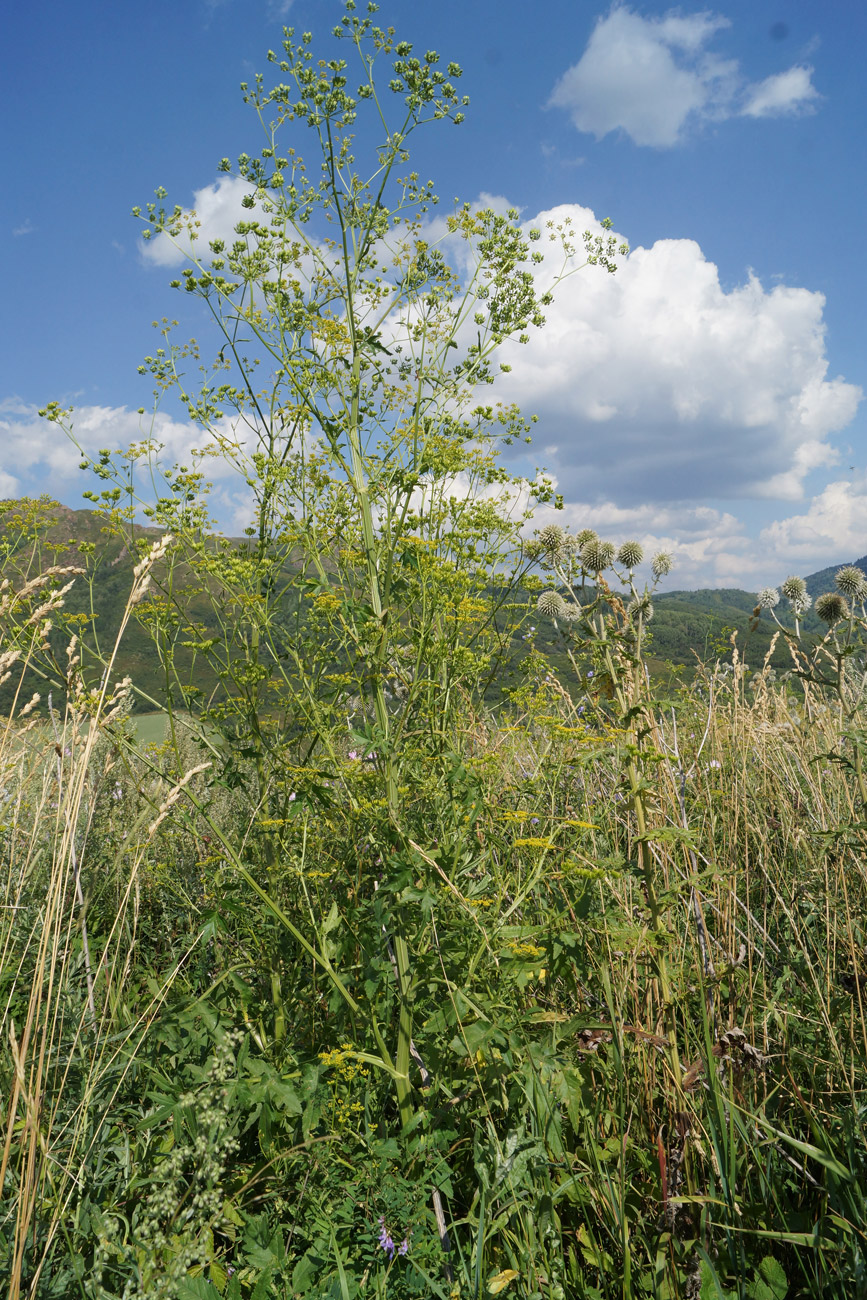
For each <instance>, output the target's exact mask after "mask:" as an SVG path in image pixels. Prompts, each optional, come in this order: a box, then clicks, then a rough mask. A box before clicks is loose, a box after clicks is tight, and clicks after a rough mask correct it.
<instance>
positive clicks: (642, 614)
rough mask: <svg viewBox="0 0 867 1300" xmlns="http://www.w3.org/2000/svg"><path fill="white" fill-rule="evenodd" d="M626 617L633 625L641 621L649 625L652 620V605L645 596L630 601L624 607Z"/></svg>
mask: <svg viewBox="0 0 867 1300" xmlns="http://www.w3.org/2000/svg"><path fill="white" fill-rule="evenodd" d="M626 616H627V618H629V620H630V621H631V622H633V623H637V622H638V620H639V619H643V620H644V622H645V623H649V622H650V620H651V619H652V618H653V605H652V603H651V601H650V600H649V598H648V597H647V596H642V597H641V598H640V599H639V600H631V601H630V602H629V604H628V605H627V606H626Z"/></svg>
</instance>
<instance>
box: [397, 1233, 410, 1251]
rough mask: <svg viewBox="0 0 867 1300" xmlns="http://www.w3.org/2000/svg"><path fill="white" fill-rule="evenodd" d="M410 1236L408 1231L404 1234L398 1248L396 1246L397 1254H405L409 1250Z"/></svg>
mask: <svg viewBox="0 0 867 1300" xmlns="http://www.w3.org/2000/svg"><path fill="white" fill-rule="evenodd" d="M410 1236H411V1233H409V1232H408V1233H407V1234H406V1236H405V1237H404V1239H403V1241H402V1242H401V1243H400V1245H399V1246H398V1248H397V1253H398V1255H406V1254H407V1253H408V1251H409V1239H410Z"/></svg>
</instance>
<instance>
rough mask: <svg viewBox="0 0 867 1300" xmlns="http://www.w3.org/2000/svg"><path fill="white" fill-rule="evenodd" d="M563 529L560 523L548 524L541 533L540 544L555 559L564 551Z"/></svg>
mask: <svg viewBox="0 0 867 1300" xmlns="http://www.w3.org/2000/svg"><path fill="white" fill-rule="evenodd" d="M563 537H564V533H563V529H562V528H561V527H560V525H559V524H547V525H546V526H545V527H544V528H543V529H541V531H540V533H539V545H540V546H541V547H542V550H543V551H546V552H547V554H548V555H550V556H551V557H552V558H553V559H556V558H557V556H558V555H561V554H562V552H563Z"/></svg>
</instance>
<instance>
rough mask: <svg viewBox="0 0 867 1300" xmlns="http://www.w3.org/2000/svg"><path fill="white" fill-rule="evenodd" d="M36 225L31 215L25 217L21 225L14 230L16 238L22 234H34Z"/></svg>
mask: <svg viewBox="0 0 867 1300" xmlns="http://www.w3.org/2000/svg"><path fill="white" fill-rule="evenodd" d="M35 229H36V227H35V226H34V225H33V223H32V221H31V220H30V218H29V217H25V219H24V220H23V221H22V223H21V225H20V226H16V227H15V229H14V230H13V231H12V234H13V236H14V237H15V239H20V238H21V236H22V235H32V234H33V232H34V230H35Z"/></svg>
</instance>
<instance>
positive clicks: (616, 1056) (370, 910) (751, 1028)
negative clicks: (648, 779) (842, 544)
mask: <svg viewBox="0 0 867 1300" xmlns="http://www.w3.org/2000/svg"><path fill="white" fill-rule="evenodd" d="M113 711H114V717H113V718H110V717H109V715H110V714H111V713H112V712H113ZM649 716H650V717H651V719H652V726H651V733H650V734H649V736H648V737H646V738H645V749H646V751H647V752H646V757H647V756H648V755H649V758H650V760H651V762H652V768H653V770H654V772H655V777H654V780H653V786H652V791H651V792H650V797H649V799H648V802H647V808H648V810H649V816H650V819H651V822H652V825H653V828H654V833H653V837H652V839H650V840H645V841H643V842H644V843H645V845H646V847H648V848H649V850H650V853H651V855H652V862H653V872H654V877H655V881H656V896H657V909H658V913H659V916H658V919H657V923H656V924H654V922H653V920H652V918H651V915H650V912H649V910H648V903H647V895H646V889H645V882H644V879H643V876H642V874H641V870H640V869H639V863H638V858H637V842H636V836H637V830H636V819H635V812H634V806H633V804H632V803H631V801H630V799H629V797H628V789H627V787H626V784H625V779H624V772H625V770H626V765H627V762H628V753H627V748H628V744H629V735H628V729H627V728H624V727H623V726H622V725H618V724H617V721H616V720H615V719H614V718H613V716H612V711H611V706H610V703H609V701H608V699H607V697H606V694H605V692H604V691H599V692H594V690H593V688H592V687H591V689H590V690H588V691H586V692H585V693H584V694H583V696H582V697H581V698H580V701H579V702H578V703H576V702H575V701H574V700H573V698H572V697H571V696H570V695H569V693H567V692H566V691H565V690H564V689H563V687H562V686H561V684H560V683H559V682H558V681H557V680H556V679H555V678H553V677H552V676H551V675H550V674H541V673H540V674H539V675H538V676H537V677H536V678H535V679H528V681H527V682H526V683H525V685H524V686H523V687H522V688H521V689H520V690H518V691H517V692H515V693H514V695H513V696H512V701H511V706H510V707H509V708H508V709H506V710H501V711H499V712H498V713H497V714H496V715H494V714H491V713H486V712H483V711H481V710H476V711H475V712H470V711H467V713H466V714H465V715H464V716H463V718H462V720H461V724H460V727H459V728H458V729H457V730H456V732H455V734H453V735H452V736H450V753H451V754H452V756H453V757H454V756H455V755H457V756H459V758H460V763H459V770H457V769H456V768H455V766H454V764H452V767H451V769H450V770H448V771H446V772H442V771H435V770H433V769H432V768H428V769H427V770H425V769H424V767H423V766H421V767H420V768H419V769H418V770H417V771H416V772H415V774H414V777H413V775H412V774H411V775H410V776H409V777H408V779H407V789H406V790H405V791H404V796H403V797H404V809H405V843H406V845H408V846H409V850H408V852H407V851H406V850H404V849H398V848H397V847H396V846H395V845H394V843H393V841H392V842H391V843H390V841H389V836H388V834H387V830H386V827H385V826H384V812H383V808H384V804H385V793H384V785H383V773H382V770H381V764H380V763H378V762H377V761H376V760H375V759H372V758H369V757H368V756H367V755H365V754H363V753H359V752H358V751H357V750H355V749H353V750H350V748H349V745H348V744H347V743H346V742H345V741H344V742H343V744H342V748H341V749H340V750H339V752H336V753H335V755H334V756H333V759H332V761H330V762H329V763H328V764H327V765H322V766H318V765H312V766H311V765H310V764H308V765H306V766H305V765H304V764H303V763H301V762H298V763H297V764H296V765H295V766H294V768H293V769H292V784H293V787H294V788H293V790H292V794H293V795H294V796H295V797H294V798H291V799H290V801H289V802H288V803H287V804H286V805H285V808H284V811H285V813H286V815H285V816H283V817H281V818H279V819H275V818H269V817H267V816H265V817H263V816H262V815H261V812H257V811H255V810H254V812H253V814H252V815H251V814H250V811H249V808H248V806H247V805H245V803H244V801H243V800H239V799H238V798H236V797H234V796H233V795H232V792H231V791H227V790H225V789H224V788H219V787H213V786H212V787H210V788H209V786H208V780H209V776H208V769H207V768H205V767H204V764H206V763H208V761H209V759H208V755H207V752H206V751H205V750H204V749H203V748H202V745H203V744H204V742H201V741H200V742H199V745H198V747H197V745H196V742H195V740H193V739H188V740H187V741H185V744H186V751H185V752H183V753H178V752H176V751H174V750H172V748H171V746H170V745H168V744H163V745H162V746H161V747H160V746H154V745H152V744H151V745H150V746H147V745H145V746H143V745H142V739H143V738H142V737H140V736H138V735H137V734H136V730H135V728H133V727H132V726H131V725H130V724H129V723H128V722H126V721H124V710H123V709H122V708H121V709H119V710H118V708H117V702H116V700H115V697H113V696H112V695H107V696H106V697H105V703H104V704H102V705H101V706H98V707H97V708H96V709H95V710H94V711H93V712H91V714H90V719H89V726H88V727H86V728H82V727H81V725H80V722H81V719H80V717H79V716H77V715H76V713H75V708H74V703H73V704H70V706H69V708H68V709H67V712H66V715H65V716H64V718H62V719H59V718H56V717H55V719H54V721H53V723H52V722H50V721H49V723H44V722H37V723H34V720H33V717H32V715H31V716H30V717H26V718H20V717H15V716H13V718H12V719H11V720H10V721H9V722H8V723H7V726H6V730H5V732H4V740H3V750H2V770H3V782H2V784H3V826H2V834H3V839H2V845H3V873H4V874H3V907H2V912H0V926H2V932H0V953H2V966H0V970H2V987H3V1003H2V1005H3V1027H2V1028H3V1040H4V1043H5V1044H6V1048H5V1052H4V1057H3V1067H2V1068H3V1090H2V1095H3V1098H4V1101H3V1111H2V1116H0V1119H2V1131H3V1133H4V1145H3V1155H2V1168H0V1172H2V1187H3V1201H2V1205H3V1209H2V1238H0V1242H2V1251H3V1254H2V1258H0V1270H2V1275H3V1277H4V1285H5V1287H6V1288H7V1294H8V1295H9V1296H10V1298H11V1297H17V1296H19V1295H32V1296H36V1295H39V1296H43V1295H44V1296H53V1295H74V1294H79V1295H84V1296H94V1297H96V1296H100V1297H103V1296H106V1297H107V1296H133V1295H135V1296H139V1295H141V1296H157V1295H166V1296H174V1295H177V1296H200V1295H201V1296H217V1295H224V1296H231V1297H234V1296H239V1297H240V1296H248V1295H251V1296H252V1295H255V1296H256V1297H265V1296H271V1295H274V1296H296V1295H297V1296H326V1295H335V1296H346V1295H350V1296H352V1295H356V1294H360V1295H364V1294H371V1295H386V1294H392V1295H394V1296H400V1295H440V1296H449V1295H473V1296H481V1295H485V1294H497V1293H498V1292H499V1291H505V1290H506V1289H508V1292H509V1293H510V1294H512V1295H515V1296H525V1297H530V1296H557V1295H561V1296H573V1295H574V1296H594V1297H595V1296H645V1295H647V1296H678V1295H683V1296H690V1295H695V1296H697V1295H702V1296H713V1295H720V1296H728V1295H730V1294H731V1295H737V1296H751V1297H752V1296H756V1297H759V1296H761V1297H765V1296H772V1297H775V1296H783V1295H789V1296H801V1295H804V1296H807V1295H809V1296H817V1297H818V1296H829V1295H840V1296H852V1295H856V1294H859V1293H861V1288H862V1285H863V1278H864V1273H863V1270H864V1255H863V1246H864V1227H865V1214H864V1210H865V1207H864V1196H865V1193H864V1187H865V1181H864V1177H865V1168H864V1165H865V1144H864V1116H865V1096H864V1079H865V1075H864V1063H865V1056H867V1025H865V1016H864V998H865V996H867V977H865V976H864V975H863V973H862V965H863V960H864V951H865V943H867V936H865V933H864V915H865V909H864V902H865V871H864V861H863V809H862V808H861V806H860V802H859V798H858V793H857V788H856V786H855V784H854V782H853V778H852V772H851V765H847V763H846V762H845V761H840V760H841V757H843V754H844V751H843V750H842V749H841V736H840V715H839V710H837V709H835V708H834V707H833V706H832V705H830V704H828V703H827V702H825V701H824V700H823V699H822V698H819V697H816V698H813V699H812V700H811V699H810V697H809V696H807V697H806V699H805V695H804V691H803V689H795V688H793V686H792V685H791V683H783V684H780V683H777V682H775V681H773V680H771V677H770V675H769V674H767V673H765V674H762V673H761V672H758V673H756V674H754V675H753V676H752V678H751V679H749V681H748V680H747V678H746V677H745V675H744V673H743V671H742V670H741V667H740V666H739V665H737V664H736V665H735V667H734V668H732V666H731V664H729V665H723V664H721V665H719V666H718V667H717V668H716V669H715V670H714V671H713V672H709V673H705V674H703V675H701V676H699V677H698V678H697V680H696V681H695V682H694V683H693V684H691V685H690V686H689V687H688V688H684V689H683V690H682V692H681V694H680V695H679V696H677V697H674V698H670V699H667V700H665V701H657V702H654V704H653V706H652V709H651V710H650V713H649ZM411 757H412V756H411V755H410V756H409V758H410V760H411ZM197 768H201V769H202V770H200V771H198V772H196V771H195V769H197ZM409 770H410V773H411V772H412V769H411V768H410V769H409ZM190 772H194V773H195V774H194V775H193V776H189V773H190ZM275 821H276V822H279V825H274V824H269V822H271V823H273V822H275ZM432 827H435V828H436V830H437V834H436V835H431V833H430V832H431V828H432ZM264 837H269V838H270V839H272V840H273V841H275V842H276V844H277V845H278V847H279V853H278V856H277V862H276V865H274V864H273V861H272V864H271V865H270V866H269V867H268V868H267V869H266V870H264V871H263V868H262V867H261V865H259V864H261V862H262V858H261V857H259V858H258V859H257V855H256V854H255V853H254V852H252V851H251V846H252V845H255V843H256V842H257V841H261V840H262V839H263V838H264ZM388 852H391V854H392V856H393V857H394V858H397V857H399V856H400V857H401V861H399V862H395V861H393V862H392V863H391V864H389V863H387V862H386V861H385V860H384V859H385V855H386V854H387V853H388ZM384 895H391V896H392V902H394V901H396V903H397V908H398V914H399V913H400V912H404V913H407V914H411V916H412V917H413V918H414V919H413V921H412V927H414V929H412V930H411V932H412V934H413V950H414V954H415V964H414V969H413V976H412V981H413V983H412V994H411V1004H412V1039H411V1064H410V1068H409V1071H408V1084H409V1088H410V1092H411V1104H412V1111H411V1113H410V1117H409V1120H408V1121H407V1120H405V1119H404V1120H403V1122H402V1116H401V1107H400V1104H399V1103H400V1095H399V1093H398V1092H397V1091H396V1087H395V1082H396V1075H397V1074H398V1072H399V1071H398V1067H397V1066H396V1065H395V1057H394V1047H393V1044H394V1042H395V1039H394V1034H395V1033H396V1031H397V1026H398V1022H399V1019H400V1015H401V999H400V982H401V971H400V969H399V965H398V960H397V957H396V952H395V944H394V934H395V921H394V915H395V913H394V912H390V911H389V909H388V904H385V905H384V904H383V896H384ZM386 918H389V919H388V923H387V924H386ZM410 929H411V927H410V925H409V924H407V926H406V931H407V932H410ZM661 955H662V956H664V958H665V970H666V983H665V986H663V981H662V980H661V978H660V957H661ZM275 968H276V970H277V973H278V976H279V981H278V986H277V988H278V994H277V996H279V1011H278V1007H277V1005H276V1002H275V984H274V978H273V977H274V972H275ZM278 1019H279V1020H280V1021H281V1022H282V1030H281V1031H279V1032H278V1031H277V1021H278ZM383 1047H384V1048H385V1052H383Z"/></svg>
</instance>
